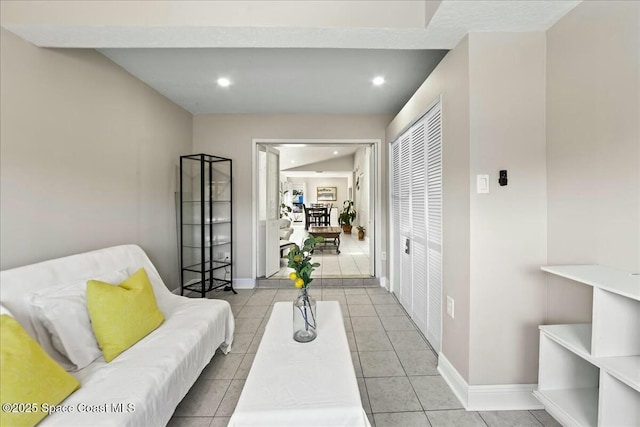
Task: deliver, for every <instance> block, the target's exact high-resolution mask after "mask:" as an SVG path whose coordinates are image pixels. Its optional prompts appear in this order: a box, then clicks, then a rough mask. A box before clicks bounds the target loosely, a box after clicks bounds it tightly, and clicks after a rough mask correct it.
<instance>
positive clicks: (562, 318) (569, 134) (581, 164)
mask: <svg viewBox="0 0 640 427" xmlns="http://www.w3.org/2000/svg"><path fill="white" fill-rule="evenodd" d="M547 52H548V54H547V170H548V178H547V183H548V184H547V194H548V206H549V207H548V222H549V242H548V253H549V264H572V263H587V264H591V263H597V264H604V265H608V266H611V267H615V268H620V269H623V270H626V271H635V272H638V271H640V131H639V123H640V108H639V106H638V104H639V102H640V83H639V79H640V67H639V64H640V3H638V2H613V1H609V2H597V1H593V2H583V3H581V4H580V5H579V6H578V7H576V8H575V9H574V10H573V11H571V12H570V13H569V14H568V15H567V16H566V17H565V18H563V19H562V20H561V21H560V22H558V23H557V24H556V25H555V26H554V27H553V28H551V29H550V30H549V31H548V33H547ZM548 281H549V296H548V310H549V319H548V321H549V323H558V322H581V321H589V319H590V318H591V293H592V291H591V289H590V288H589V287H586V286H584V285H580V284H577V283H574V282H572V281H569V280H565V279H561V278H556V277H553V276H549V278H548Z"/></svg>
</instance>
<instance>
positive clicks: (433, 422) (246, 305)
mask: <svg viewBox="0 0 640 427" xmlns="http://www.w3.org/2000/svg"><path fill="white" fill-rule="evenodd" d="M312 294H313V295H314V297H316V299H318V300H333V301H339V302H340V304H341V307H342V312H343V316H344V324H345V328H346V331H347V337H348V339H349V346H350V348H351V357H352V360H353V364H354V368H355V371H356V376H357V377H358V385H359V387H360V395H361V397H362V405H363V407H364V409H365V412H366V413H367V414H368V416H369V420H370V422H371V425H372V426H375V427H385V426H399V427H409V426H433V427H440V426H443V427H449V426H452V427H457V426H484V427H486V426H489V427H503V426H504V427H506V426H525V427H526V426H531V427H540V426H549V427H550V426H559V424H558V423H557V422H556V421H555V420H554V419H553V418H551V416H549V414H548V413H546V412H545V411H544V410H540V411H500V412H467V411H465V410H464V409H463V408H462V406H461V405H460V402H459V401H458V400H457V399H456V397H455V396H454V395H453V393H452V392H451V390H450V389H449V387H448V386H447V384H446V383H445V382H444V380H443V379H442V377H441V376H440V375H439V374H438V371H437V369H436V366H437V359H436V356H435V354H434V353H433V351H432V349H431V348H430V346H429V345H428V344H427V342H426V341H425V340H424V338H423V336H422V335H421V334H420V333H419V332H418V330H417V329H416V328H415V326H414V325H413V323H412V322H411V320H409V318H408V317H407V315H406V313H405V312H404V310H403V309H402V307H401V306H400V304H398V302H397V300H396V299H395V297H394V296H393V295H391V294H389V293H388V292H387V291H385V290H384V289H382V288H379V287H353V288H337V287H325V288H318V287H317V288H313V289H312ZM296 296H297V290H295V289H256V290H239V291H238V294H237V295H233V294H230V293H228V292H214V293H212V297H213V298H216V297H218V298H224V299H226V300H228V301H229V303H230V304H231V307H232V310H233V313H234V315H235V318H236V332H235V336H234V342H233V345H232V351H231V353H229V354H227V355H223V354H221V353H219V352H218V353H217V354H216V355H215V356H214V358H213V359H212V361H211V363H210V364H209V365H208V366H207V367H206V368H205V369H204V371H203V372H202V375H200V378H199V379H198V380H197V381H196V383H195V385H194V386H193V387H192V388H191V391H189V393H188V394H187V396H186V397H185V398H184V399H183V400H182V402H181V403H180V405H179V406H178V408H177V409H176V412H175V414H174V416H173V418H171V421H170V422H169V426H170V427H219V426H226V425H227V423H228V421H229V417H230V416H231V415H232V413H233V410H234V408H235V405H236V403H237V401H238V398H239V397H240V393H241V391H242V387H243V385H244V382H245V380H246V378H247V375H248V374H249V370H250V368H251V364H252V363H253V358H254V357H255V353H256V351H257V349H258V345H259V344H260V339H261V338H262V334H263V333H264V329H265V326H266V324H267V320H268V319H269V315H270V314H271V309H272V306H273V303H275V302H278V301H293V299H294V298H295V297H296Z"/></svg>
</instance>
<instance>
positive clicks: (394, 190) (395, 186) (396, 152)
mask: <svg viewBox="0 0 640 427" xmlns="http://www.w3.org/2000/svg"><path fill="white" fill-rule="evenodd" d="M389 166H390V168H391V236H390V242H391V253H390V255H391V257H390V266H391V280H392V283H391V288H392V289H394V290H396V293H397V294H398V297H399V295H400V292H399V290H400V289H401V287H400V280H401V278H400V271H401V270H400V257H399V254H401V253H402V243H401V239H400V140H397V141H395V142H394V143H393V144H391V163H390V165H389Z"/></svg>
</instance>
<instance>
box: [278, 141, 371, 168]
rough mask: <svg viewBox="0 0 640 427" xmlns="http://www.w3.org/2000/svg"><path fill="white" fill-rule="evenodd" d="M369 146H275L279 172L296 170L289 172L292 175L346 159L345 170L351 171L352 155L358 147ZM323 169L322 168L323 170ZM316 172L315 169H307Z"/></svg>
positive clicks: (365, 145) (315, 144) (366, 145)
mask: <svg viewBox="0 0 640 427" xmlns="http://www.w3.org/2000/svg"><path fill="white" fill-rule="evenodd" d="M368 146H370V145H368V144H364V145H360V144H339V145H335V144H334V145H332V144H317V143H314V144H287V145H275V146H273V147H274V148H277V149H278V151H279V152H280V170H282V171H286V170H287V169H297V170H294V171H289V173H293V174H294V175H295V174H296V173H297V172H302V171H300V169H304V168H305V166H307V165H314V164H318V163H322V162H324V161H326V160H331V161H335V162H336V163H338V162H339V163H340V164H344V162H342V160H343V158H345V157H347V158H348V159H349V161H350V163H351V167H350V168H348V169H345V170H352V169H353V155H354V154H355V152H356V150H357V149H358V148H360V147H368ZM323 169H324V168H323ZM309 170H312V171H314V172H315V171H316V169H315V168H312V169H309ZM294 175H292V176H294Z"/></svg>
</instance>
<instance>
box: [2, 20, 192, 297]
mask: <svg viewBox="0 0 640 427" xmlns="http://www.w3.org/2000/svg"><path fill="white" fill-rule="evenodd" d="M1 43H2V47H1V49H2V61H1V64H0V67H1V69H0V79H1V80H0V86H1V92H2V97H1V105H0V122H1V123H2V126H1V130H0V132H1V134H0V140H1V141H2V145H1V156H0V176H1V183H0V192H1V194H2V197H1V198H0V228H1V229H2V239H1V250H0V264H1V268H2V269H7V268H12V267H16V266H20V265H24V264H30V263H34V262H38V261H42V260H46V259H51V258H56V257H60V256H64V255H70V254H74V253H78V252H83V251H87V250H91V249H98V248H103V247H108V246H112V245H118V244H124V243H137V244H139V245H141V246H142V248H143V249H145V250H146V251H147V253H148V255H149V256H150V258H151V260H152V261H153V262H154V264H155V265H156V267H157V268H158V270H159V272H160V274H161V276H162V278H163V279H164V281H165V283H166V284H167V286H168V287H169V288H175V287H177V286H178V255H177V243H176V242H177V239H176V220H175V196H174V195H175V190H176V182H175V181H176V167H177V165H178V157H179V155H180V154H187V153H189V152H190V151H191V140H192V137H191V131H192V119H191V114H189V113H188V112H186V111H184V110H182V109H181V108H179V107H178V106H176V105H175V104H173V103H171V102H170V101H168V100H167V99H166V98H164V97H163V96H162V95H160V94H159V93H157V92H155V91H154V90H152V89H151V88H149V87H148V86H146V85H145V84H144V83H142V82H140V81H139V80H137V79H136V78H134V77H133V76H131V75H130V74H128V73H127V72H126V71H124V70H123V69H122V68H120V67H118V66H117V65H115V64H114V63H112V62H111V61H109V60H108V59H107V58H105V57H104V56H102V55H101V54H99V53H97V52H95V51H93V50H81V49H79V50H59V49H42V48H37V47H34V46H33V45H31V44H29V43H27V42H25V41H23V40H21V39H19V38H18V37H16V36H15V35H13V34H12V33H10V32H8V31H6V30H4V29H3V30H2V37H1Z"/></svg>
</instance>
